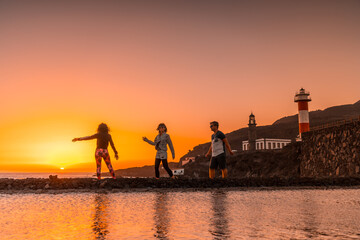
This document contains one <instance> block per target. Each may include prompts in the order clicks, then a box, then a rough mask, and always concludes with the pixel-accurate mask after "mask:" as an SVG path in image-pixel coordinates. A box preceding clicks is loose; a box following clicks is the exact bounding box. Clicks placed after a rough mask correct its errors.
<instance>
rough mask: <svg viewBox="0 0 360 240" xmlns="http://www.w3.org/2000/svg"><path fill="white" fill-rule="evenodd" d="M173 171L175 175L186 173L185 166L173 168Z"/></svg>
mask: <svg viewBox="0 0 360 240" xmlns="http://www.w3.org/2000/svg"><path fill="white" fill-rule="evenodd" d="M172 172H173V174H174V175H175V176H181V175H184V169H183V168H179V169H173V170H172Z"/></svg>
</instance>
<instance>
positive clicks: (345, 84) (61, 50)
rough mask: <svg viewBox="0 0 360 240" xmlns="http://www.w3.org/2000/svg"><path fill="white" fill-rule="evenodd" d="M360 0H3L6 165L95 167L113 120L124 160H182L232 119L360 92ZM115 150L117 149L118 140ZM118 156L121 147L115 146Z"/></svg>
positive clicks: (241, 123)
mask: <svg viewBox="0 0 360 240" xmlns="http://www.w3.org/2000/svg"><path fill="white" fill-rule="evenodd" d="M359 25H360V2H359V1H350V0H348V1H341V0H338V1H330V0H323V1H321V0H318V1H265V0H264V1H227V0H225V1H205V0H204V1H176V0H174V1H165V0H164V1H151V2H150V1H106V2H105V1H80V0H79V1H32V0H27V1H4V0H0V103H1V105H0V109H1V118H0V132H1V135H0V171H33V172H39V171H52V170H56V169H59V168H60V167H64V168H65V170H67V171H94V170H95V163H94V159H93V154H94V149H95V146H96V143H95V141H88V142H78V143H72V142H71V139H72V138H73V137H81V136H87V135H91V134H93V133H95V130H96V128H97V125H98V124H99V123H101V122H106V123H107V124H108V125H109V126H110V128H111V130H112V131H111V134H112V136H113V139H114V142H115V145H116V147H117V149H118V151H119V156H120V159H119V161H115V159H113V165H114V168H115V169H118V168H126V167H133V166H142V165H148V164H153V162H154V156H155V150H154V148H153V147H151V146H150V145H147V144H146V143H144V142H143V141H142V140H141V137H142V136H147V137H148V138H150V139H153V138H154V137H155V136H156V134H157V133H156V131H155V129H156V127H157V124H158V123H160V122H165V123H166V124H167V126H168V129H169V134H170V136H171V137H172V139H173V142H174V146H175V150H176V159H175V160H176V161H178V160H179V157H181V156H182V155H184V154H185V153H186V152H187V151H188V150H189V149H192V148H193V147H194V146H195V145H198V144H200V143H204V142H206V141H208V139H209V138H210V135H211V132H210V129H209V122H210V121H212V120H217V121H219V122H220V128H221V130H223V131H224V132H230V131H233V130H236V129H239V128H242V127H245V126H246V124H247V121H248V116H249V114H250V112H251V111H253V112H254V113H255V115H256V119H257V122H258V124H259V125H267V124H271V123H273V122H274V121H275V120H276V119H278V118H280V117H283V116H287V115H292V114H296V111H297V108H296V105H295V104H294V103H293V96H294V93H295V91H297V90H299V88H300V87H304V88H305V89H306V90H309V91H310V92H311V97H312V99H313V101H312V102H311V103H310V110H316V109H324V108H326V107H330V106H334V105H341V104H349V103H354V102H356V101H358V100H359V99H360V96H359V87H360V81H359V77H360V68H359V65H360V30H359V29H360V26H359ZM111 154H112V153H111ZM112 156H113V154H112Z"/></svg>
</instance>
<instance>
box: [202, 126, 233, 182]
mask: <svg viewBox="0 0 360 240" xmlns="http://www.w3.org/2000/svg"><path fill="white" fill-rule="evenodd" d="M210 128H211V131H213V132H214V134H213V135H212V136H211V145H210V148H209V151H208V152H207V153H206V155H205V156H206V157H208V156H210V154H211V159H210V167H209V177H210V178H211V179H213V178H214V177H215V170H216V169H217V168H220V169H221V173H222V178H226V177H227V167H226V151H225V147H226V148H227V150H228V151H229V153H230V155H234V153H233V152H232V150H231V147H230V144H229V142H228V140H227V138H226V136H225V134H224V133H223V132H221V131H219V123H218V122H216V121H213V122H211V123H210Z"/></svg>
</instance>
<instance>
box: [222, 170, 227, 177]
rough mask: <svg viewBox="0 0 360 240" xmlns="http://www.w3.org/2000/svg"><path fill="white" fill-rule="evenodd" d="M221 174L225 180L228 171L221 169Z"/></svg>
mask: <svg viewBox="0 0 360 240" xmlns="http://www.w3.org/2000/svg"><path fill="white" fill-rule="evenodd" d="M221 173H222V178H227V175H228V171H227V169H226V168H224V169H221Z"/></svg>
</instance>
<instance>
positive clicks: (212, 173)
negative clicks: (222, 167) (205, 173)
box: [209, 168, 215, 179]
mask: <svg viewBox="0 0 360 240" xmlns="http://www.w3.org/2000/svg"><path fill="white" fill-rule="evenodd" d="M214 177H215V169H211V168H209V178H210V179H214Z"/></svg>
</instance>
